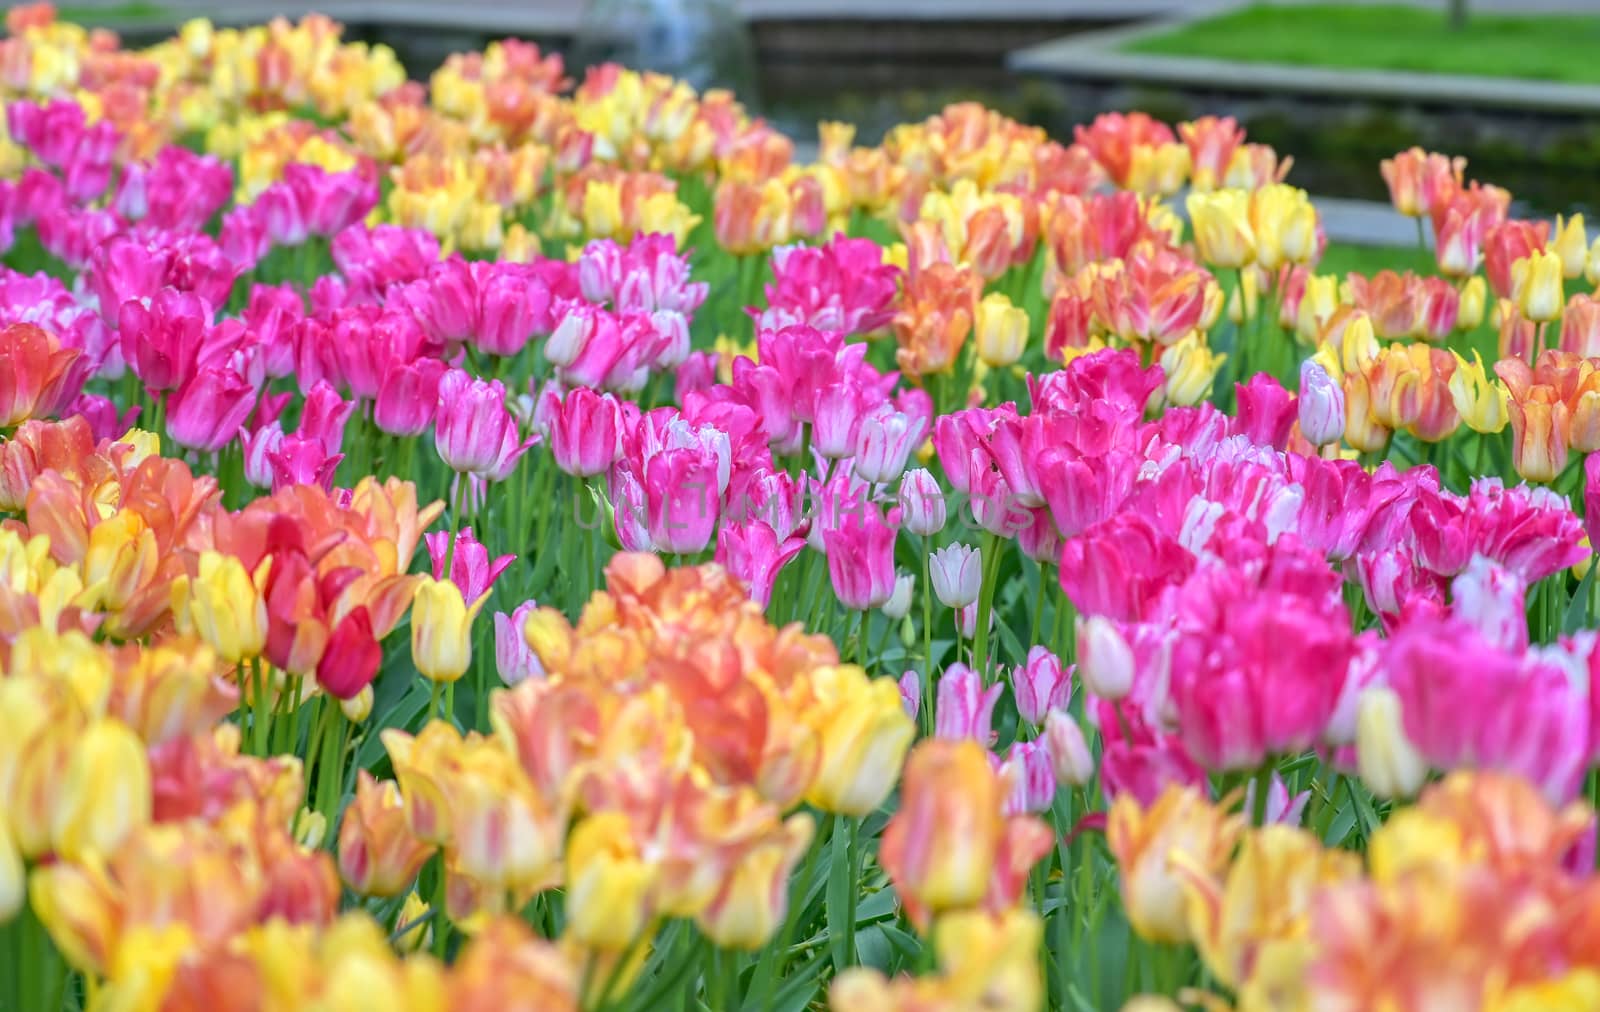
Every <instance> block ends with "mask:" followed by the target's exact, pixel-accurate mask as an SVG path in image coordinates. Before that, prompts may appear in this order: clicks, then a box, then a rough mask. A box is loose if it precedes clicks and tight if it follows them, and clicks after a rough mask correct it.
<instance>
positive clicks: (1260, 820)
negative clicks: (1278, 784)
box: [1250, 761, 1272, 826]
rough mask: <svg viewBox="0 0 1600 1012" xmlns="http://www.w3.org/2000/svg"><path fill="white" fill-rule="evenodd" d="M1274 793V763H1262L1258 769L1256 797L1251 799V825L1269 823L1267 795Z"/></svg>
mask: <svg viewBox="0 0 1600 1012" xmlns="http://www.w3.org/2000/svg"><path fill="white" fill-rule="evenodd" d="M1271 793H1272V763H1271V762H1270V761H1268V762H1264V763H1262V764H1261V768H1260V769H1259V770H1257V771H1256V783H1255V797H1254V798H1252V799H1251V802H1252V804H1251V806H1250V825H1252V826H1265V825H1266V824H1267V796H1268V795H1269V794H1271Z"/></svg>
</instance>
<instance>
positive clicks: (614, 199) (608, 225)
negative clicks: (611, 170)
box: [583, 179, 622, 237]
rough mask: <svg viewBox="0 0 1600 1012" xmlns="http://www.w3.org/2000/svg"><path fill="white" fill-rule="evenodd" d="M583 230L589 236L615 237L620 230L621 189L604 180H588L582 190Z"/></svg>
mask: <svg viewBox="0 0 1600 1012" xmlns="http://www.w3.org/2000/svg"><path fill="white" fill-rule="evenodd" d="M583 229H584V231H585V232H587V233H588V234H589V235H591V236H596V237H605V236H612V235H616V234H617V233H618V232H620V231H621V230H622V188H621V187H620V186H618V185H617V184H616V183H610V182H606V181H604V180H599V179H594V180H590V181H589V184H588V185H587V186H585V187H584V190H583Z"/></svg>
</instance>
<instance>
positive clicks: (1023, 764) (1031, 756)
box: [1000, 739, 1056, 816]
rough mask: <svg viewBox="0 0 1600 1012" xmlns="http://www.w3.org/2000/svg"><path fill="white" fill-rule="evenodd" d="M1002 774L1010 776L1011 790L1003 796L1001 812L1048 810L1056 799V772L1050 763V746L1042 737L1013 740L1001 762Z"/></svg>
mask: <svg viewBox="0 0 1600 1012" xmlns="http://www.w3.org/2000/svg"><path fill="white" fill-rule="evenodd" d="M1000 772H1001V775H1002V776H1009V777H1010V778H1011V794H1010V795H1009V796H1008V797H1007V798H1006V800H1005V806H1004V809H1003V811H1004V814H1005V815H1007V816H1011V815H1022V814H1024V813H1028V812H1048V811H1049V810H1050V806H1051V805H1053V804H1055V800H1056V772H1055V768H1054V767H1053V766H1052V765H1051V763H1050V750H1049V748H1048V747H1047V746H1046V745H1045V742H1044V741H1043V740H1042V739H1036V740H1034V741H1019V742H1015V743H1013V744H1012V746H1011V749H1010V751H1008V752H1007V753H1006V759H1005V762H1003V763H1001V764H1000Z"/></svg>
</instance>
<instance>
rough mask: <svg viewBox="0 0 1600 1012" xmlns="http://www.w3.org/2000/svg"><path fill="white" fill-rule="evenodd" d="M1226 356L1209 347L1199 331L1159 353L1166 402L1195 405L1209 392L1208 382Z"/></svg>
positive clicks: (1186, 405)
mask: <svg viewBox="0 0 1600 1012" xmlns="http://www.w3.org/2000/svg"><path fill="white" fill-rule="evenodd" d="M1227 360H1228V356H1227V355H1218V354H1216V353H1215V352H1213V351H1212V350H1211V346H1210V345H1208V344H1207V343H1206V340H1205V338H1204V337H1203V336H1202V335H1201V334H1200V332H1199V331H1194V332H1192V333H1191V334H1190V335H1189V336H1188V337H1185V338H1184V339H1183V340H1181V341H1178V342H1177V343H1176V344H1172V345H1168V346H1167V347H1166V348H1165V349H1163V350H1162V352H1161V369H1162V371H1163V372H1165V373H1166V377H1167V386H1166V392H1167V401H1168V403H1170V404H1176V405H1178V406H1180V407H1190V406H1193V405H1195V404H1199V403H1200V402H1201V401H1202V400H1204V399H1205V398H1206V396H1207V395H1208V394H1209V393H1210V392H1211V383H1212V381H1213V380H1215V379H1216V378H1217V371H1218V370H1219V369H1221V368H1222V363H1224V362H1226V361H1227Z"/></svg>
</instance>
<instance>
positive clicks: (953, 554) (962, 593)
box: [928, 544, 983, 608]
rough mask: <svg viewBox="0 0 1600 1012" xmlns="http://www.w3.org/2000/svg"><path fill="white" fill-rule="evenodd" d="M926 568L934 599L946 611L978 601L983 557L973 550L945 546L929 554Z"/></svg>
mask: <svg viewBox="0 0 1600 1012" xmlns="http://www.w3.org/2000/svg"><path fill="white" fill-rule="evenodd" d="M928 567H929V569H928V578H929V579H930V580H931V581H933V593H934V596H935V597H937V598H938V599H939V603H940V604H943V605H944V606H945V607H946V608H965V607H966V606H967V605H969V604H972V603H973V602H975V601H977V600H978V592H979V590H980V589H981V588H982V584H983V556H982V555H981V554H980V553H979V552H978V550H977V549H975V548H970V547H968V546H966V545H962V544H955V545H949V546H947V547H945V548H941V549H939V550H938V551H936V552H933V553H931V554H929V556H928Z"/></svg>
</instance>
